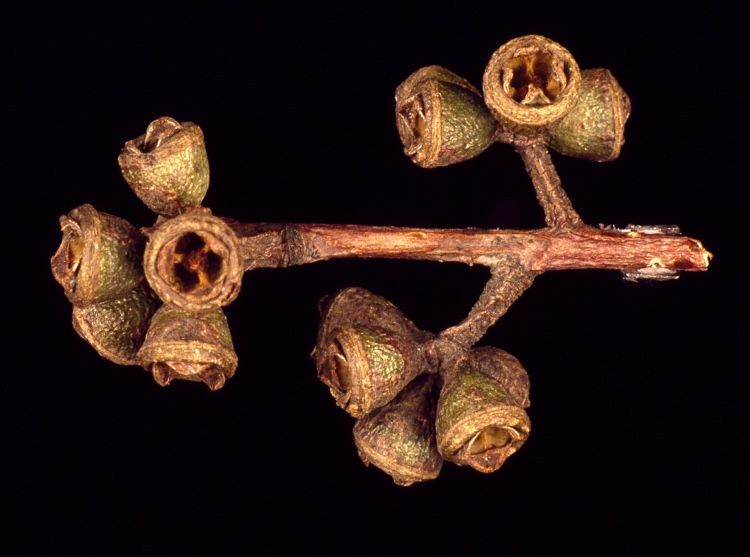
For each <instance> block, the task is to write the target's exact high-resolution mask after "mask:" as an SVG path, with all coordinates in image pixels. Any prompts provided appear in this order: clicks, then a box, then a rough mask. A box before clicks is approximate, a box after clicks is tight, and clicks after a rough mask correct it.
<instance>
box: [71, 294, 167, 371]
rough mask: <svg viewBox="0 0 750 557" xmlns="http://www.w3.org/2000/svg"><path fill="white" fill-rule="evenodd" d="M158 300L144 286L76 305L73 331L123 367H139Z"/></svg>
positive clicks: (102, 354)
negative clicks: (101, 299)
mask: <svg viewBox="0 0 750 557" xmlns="http://www.w3.org/2000/svg"><path fill="white" fill-rule="evenodd" d="M158 306H159V301H158V300H157V298H156V297H155V296H154V295H153V293H152V292H151V290H150V289H149V288H148V287H147V286H145V285H142V286H141V287H139V288H136V289H134V290H131V291H130V292H126V293H125V294H122V295H120V296H118V297H117V298H111V299H108V300H103V301H101V302H96V303H94V304H89V305H86V306H76V305H74V306H73V328H74V329H75V330H76V332H77V333H78V334H79V335H81V337H82V338H84V339H85V340H86V341H87V342H88V343H89V344H91V346H93V347H94V349H95V350H96V351H97V352H98V353H99V354H100V355H101V356H103V357H104V358H107V359H108V360H109V361H111V362H115V363H116V364H121V365H137V364H138V363H139V360H138V358H137V353H138V349H139V348H140V347H141V344H142V343H143V337H144V335H145V334H146V329H147V328H148V323H149V320H150V319H151V316H152V315H153V313H154V311H155V310H156V308H157V307H158Z"/></svg>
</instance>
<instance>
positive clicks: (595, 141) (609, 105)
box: [549, 68, 630, 162]
mask: <svg viewBox="0 0 750 557" xmlns="http://www.w3.org/2000/svg"><path fill="white" fill-rule="evenodd" d="M581 78H582V81H581V94H580V96H579V98H578V103H577V104H576V106H575V107H574V108H573V110H571V111H570V112H569V113H568V115H567V116H565V118H563V119H562V120H561V121H560V122H558V123H557V125H556V126H555V127H554V128H553V129H552V130H551V132H550V134H549V146H550V147H552V148H553V149H554V150H555V151H557V152H558V153H561V154H563V155H568V156H570V157H578V158H581V159H590V160H594V161H597V162H606V161H611V160H614V159H616V158H617V157H618V156H619V155H620V149H621V148H622V145H623V143H625V122H626V121H627V119H628V116H630V99H629V98H628V96H627V94H626V93H625V91H623V89H622V87H620V84H619V83H618V82H617V80H616V79H615V77H614V76H613V75H612V74H611V73H610V71H609V70H605V69H603V68H597V69H594V70H584V71H583V72H581Z"/></svg>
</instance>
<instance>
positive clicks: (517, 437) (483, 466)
mask: <svg viewBox="0 0 750 557" xmlns="http://www.w3.org/2000/svg"><path fill="white" fill-rule="evenodd" d="M444 377H445V383H444V384H443V388H442V391H441V392H440V398H439V400H438V407H437V417H436V424H435V429H436V434H437V445H438V450H439V451H440V454H441V455H442V456H443V458H444V459H446V460H450V461H452V462H455V463H456V464H460V465H464V464H468V465H469V466H471V467H472V468H474V469H476V470H479V471H480V472H485V473H488V472H494V471H495V470H497V469H498V468H500V466H502V464H503V463H504V462H505V460H506V459H507V458H508V457H509V456H510V455H512V454H513V453H515V452H516V451H517V450H518V448H519V447H520V446H521V445H523V443H524V441H526V439H527V437H528V436H529V432H530V430H531V422H530V421H529V417H528V416H527V415H526V412H525V411H524V410H523V408H521V407H520V406H519V405H518V403H517V402H516V400H515V399H514V398H513V396H511V394H510V393H509V392H508V390H507V389H505V388H504V387H503V385H501V384H500V383H499V382H498V381H495V380H494V379H492V378H490V377H489V376H487V375H485V374H484V373H481V372H480V371H479V369H478V365H477V363H476V362H475V361H473V359H472V358H471V357H466V358H463V359H462V360H460V361H458V362H456V363H455V364H454V367H453V369H449V370H445V375H444Z"/></svg>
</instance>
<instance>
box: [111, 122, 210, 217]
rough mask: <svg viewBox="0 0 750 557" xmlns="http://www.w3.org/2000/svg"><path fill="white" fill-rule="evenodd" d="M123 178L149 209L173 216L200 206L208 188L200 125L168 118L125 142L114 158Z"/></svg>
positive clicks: (166, 215)
mask: <svg viewBox="0 0 750 557" xmlns="http://www.w3.org/2000/svg"><path fill="white" fill-rule="evenodd" d="M117 162H118V163H119V165H120V170H121V171H122V175H123V177H124V178H125V181H126V182H127V183H128V185H130V187H131V188H132V190H133V191H134V192H135V194H136V195H137V196H138V197H139V198H140V199H141V201H143V202H144V203H145V204H146V205H147V206H148V208H149V209H151V210H152V211H154V212H155V213H158V214H160V215H163V216H165V217H173V216H175V215H177V214H179V213H181V212H182V211H183V210H184V209H186V208H187V207H191V206H197V205H200V204H201V202H202V201H203V198H204V197H205V196H206V192H207V191H208V179H209V170H208V156H207V155H206V144H205V141H204V139H203V132H202V131H201V129H200V127H198V126H197V125H195V124H193V123H192V122H182V123H180V122H178V121H177V120H175V119H173V118H169V117H166V116H165V117H162V118H158V119H156V120H154V121H153V122H151V123H150V124H149V125H148V128H147V129H146V133H145V134H144V135H141V136H140V137H137V138H136V139H133V140H130V141H128V142H127V143H125V146H124V147H123V148H122V152H121V153H120V156H119V157H118V159H117Z"/></svg>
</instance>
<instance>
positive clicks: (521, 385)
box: [51, 35, 711, 485]
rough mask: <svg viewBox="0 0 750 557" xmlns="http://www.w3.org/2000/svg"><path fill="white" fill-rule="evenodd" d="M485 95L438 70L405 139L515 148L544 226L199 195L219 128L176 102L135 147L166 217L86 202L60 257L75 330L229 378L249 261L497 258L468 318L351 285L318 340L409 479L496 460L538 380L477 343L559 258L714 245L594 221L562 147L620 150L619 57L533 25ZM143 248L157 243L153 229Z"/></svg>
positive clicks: (125, 162)
mask: <svg viewBox="0 0 750 557" xmlns="http://www.w3.org/2000/svg"><path fill="white" fill-rule="evenodd" d="M483 93H484V95H483V96H482V94H480V92H479V90H478V89H477V88H476V87H474V86H473V85H471V83H469V82H468V81H467V80H465V79H463V78H461V77H459V76H457V75H456V74H454V73H452V72H450V71H449V70H446V69H445V68H441V67H439V66H428V67H425V68H422V69H420V70H417V71H416V72H414V73H413V74H412V75H411V76H409V77H408V78H407V79H406V80H405V81H404V82H403V83H402V84H401V85H400V86H399V87H398V89H397V90H396V124H397V128H398V132H399V135H400V137H401V140H402V142H403V144H404V152H405V154H406V155H407V156H409V157H410V158H411V160H412V161H413V162H414V163H415V164H417V165H419V166H423V167H439V166H446V165H449V164H454V163H457V162H461V161H464V160H467V159H470V158H472V157H475V156H477V155H479V154H480V153H482V152H483V151H484V150H485V149H487V148H488V147H489V146H491V145H493V144H495V143H498V142H502V143H508V144H510V145H512V146H513V147H514V148H515V149H516V151H517V152H518V153H519V155H520V156H521V158H522V160H523V162H524V165H525V167H526V171H527V173H528V175H529V177H530V179H531V182H532V184H533V186H534V189H535V191H536V196H537V199H538V201H539V203H540V205H541V206H542V208H543V209H544V214H545V221H546V224H547V226H546V227H545V228H541V229H536V230H480V229H475V228H468V229H425V228H399V227H378V226H361V225H329V224H293V223H292V224H265V223H240V222H237V221H235V220H232V219H229V218H220V217H218V216H215V215H213V214H212V213H211V211H210V210H209V209H207V208H204V207H201V206H200V205H201V202H202V200H203V197H204V196H205V194H206V191H207V189H208V180H209V170H208V158H207V155H206V150H205V144H204V140H203V132H202V131H201V129H200V128H199V127H198V126H196V125H195V124H192V123H190V122H183V123H180V122H178V121H176V120H174V119H172V118H168V117H165V118H159V119H158V120H156V121H154V122H152V123H151V124H150V125H149V126H148V129H147V130H146V133H145V134H143V135H142V136H140V137H138V138H136V139H134V140H131V141H128V142H127V143H126V144H125V147H124V148H123V150H122V153H121V154H120V157H119V159H118V162H119V164H120V167H121V170H122V173H123V176H124V178H125V180H126V181H127V182H128V184H129V185H130V186H131V188H132V189H133V191H134V192H135V193H136V195H138V197H139V198H140V199H141V200H142V201H143V202H144V203H145V204H146V205H147V206H148V207H149V208H151V209H152V210H153V211H154V212H155V213H157V214H158V215H159V218H158V220H157V222H156V224H155V225H154V226H152V227H149V228H145V229H142V230H141V231H140V232H139V231H138V230H137V229H136V228H135V227H133V226H132V225H130V224H129V223H127V222H126V221H124V220H122V219H120V218H118V217H115V216H113V215H108V214H106V213H101V212H99V211H97V210H96V209H94V208H93V207H92V206H90V205H83V206H81V207H78V208H76V209H74V210H73V211H71V212H70V213H69V214H68V215H65V216H63V217H61V219H60V226H61V229H62V233H63V240H62V243H61V245H60V248H59V249H58V251H57V253H55V255H54V256H53V257H52V262H51V263H52V273H53V275H54V277H55V279H56V280H57V281H58V282H59V283H60V284H61V285H62V286H63V288H64V290H65V294H66V295H67V297H68V298H69V300H70V301H71V303H72V304H73V326H74V327H75V329H76V331H77V332H78V333H79V334H80V335H81V336H82V337H84V338H85V339H86V340H87V341H88V342H89V343H91V344H92V346H93V347H94V348H95V349H96V350H97V351H98V352H99V353H100V354H101V355H102V356H104V357H105V358H107V359H109V360H111V361H113V362H115V363H119V364H125V365H131V364H134V365H141V366H143V367H144V368H146V369H148V370H149V371H150V372H151V373H152V375H153V377H154V379H155V380H156V381H157V383H159V384H160V385H168V384H169V383H170V382H171V381H172V380H174V379H184V380H191V381H201V382H204V383H205V384H207V385H208V386H209V387H210V388H211V389H212V390H216V389H219V388H221V387H222V386H223V385H224V384H225V382H226V380H227V379H229V378H231V377H232V376H233V375H234V373H235V370H236V368H237V355H236V353H235V351H234V348H233V343H232V336H231V334H230V331H229V324H228V323H227V320H226V317H225V316H224V313H223V310H222V309H221V308H222V307H223V306H226V305H227V304H229V303H231V302H232V301H233V300H234V299H235V298H236V297H237V296H238V294H239V292H240V287H241V283H242V277H243V274H244V273H245V272H249V271H253V270H255V269H261V268H284V267H289V266H292V265H303V264H308V263H315V262H320V261H326V260H329V259H338V258H381V259H413V260H426V261H436V262H445V261H450V262H458V263H464V264H467V265H484V266H487V267H489V269H490V271H491V276H490V278H489V280H488V281H487V283H486V285H485V287H484V290H483V291H482V293H481V295H480V296H479V299H478V300H477V302H476V303H475V304H474V306H473V307H472V308H471V310H470V311H469V312H468V315H467V317H466V318H465V319H464V320H463V321H461V322H460V323H458V324H457V325H455V326H452V327H449V328H447V329H445V330H444V331H442V332H441V333H439V334H435V333H432V332H429V331H422V330H420V329H419V328H417V326H416V325H415V324H414V323H412V322H411V321H410V320H409V319H408V318H407V317H406V316H405V315H403V313H401V311H400V310H399V309H398V308H396V306H394V305H393V304H391V303H390V302H388V301H387V300H385V299H383V298H381V297H379V296H377V295H375V294H373V293H371V292H368V291H366V290H363V289H361V288H347V289H344V290H342V291H340V292H338V293H336V294H335V295H333V296H332V297H331V298H330V299H328V300H327V302H325V303H324V304H321V306H320V307H321V325H320V329H319V332H318V339H317V343H316V346H315V350H314V351H313V359H314V360H315V365H316V368H317V372H318V377H319V379H320V380H321V381H322V382H323V383H324V384H325V385H326V386H328V388H329V389H330V391H331V394H332V395H333V397H334V399H335V400H336V403H337V404H338V405H339V406H340V407H342V408H344V409H345V410H346V411H347V412H349V413H350V414H351V415H352V416H354V417H355V418H357V420H358V421H357V423H356V425H355V427H354V438H355V443H356V446H357V449H358V451H359V453H360V456H361V458H362V460H363V461H364V462H365V463H372V464H374V465H375V466H377V467H379V468H381V469H383V470H384V471H386V472H387V473H388V474H390V475H391V476H392V477H393V479H394V481H395V482H396V483H399V484H402V485H408V484H410V483H413V482H415V481H423V480H427V479H432V478H435V477H437V475H438V474H439V472H440V468H441V466H442V463H443V461H444V460H448V461H451V462H454V463H457V464H461V465H464V464H465V465H469V466H472V467H473V468H475V469H477V470H479V471H482V472H492V471H494V470H497V469H498V468H499V467H500V466H501V465H502V464H503V462H505V460H506V459H507V458H508V457H509V456H510V455H512V454H513V453H514V452H515V451H516V450H518V448H519V447H520V446H521V445H522V444H523V443H524V441H525V440H526V438H527V437H528V435H529V432H530V428H531V423H530V420H529V417H528V415H527V414H526V412H525V408H526V407H528V405H529V379H528V375H527V374H526V371H525V370H524V368H523V366H522V365H521V363H520V362H519V361H518V360H517V359H516V358H514V357H513V356H512V355H510V354H508V353H507V352H504V351H503V350H500V349H498V348H493V347H479V348H477V347H475V346H474V345H475V344H476V343H477V342H479V341H480V340H481V338H482V337H483V336H484V334H485V333H486V331H487V329H488V328H489V327H491V326H492V325H493V324H494V323H495V322H496V321H497V320H498V319H499V318H500V317H502V316H503V315H504V314H505V313H506V312H507V311H508V308H509V307H510V306H511V305H512V304H513V302H515V300H517V299H518V298H519V297H520V296H521V295H522V294H523V293H524V292H525V291H526V290H527V289H528V288H529V287H530V286H531V284H532V282H533V281H534V279H535V277H536V276H538V275H539V274H540V273H543V272H546V271H561V270H569V269H610V270H618V271H621V272H622V273H623V274H624V276H625V277H626V278H627V279H630V280H640V279H655V280H664V279H672V278H676V277H677V276H678V273H679V272H680V271H705V270H707V269H708V265H709V261H710V259H711V254H710V253H709V252H708V251H706V250H705V249H704V248H703V246H702V245H701V243H700V242H699V241H698V240H695V239H692V238H688V237H686V236H682V235H681V234H680V233H679V229H678V228H677V227H674V226H636V225H630V226H628V227H627V228H625V229H616V228H614V227H602V226H600V227H599V228H594V227H592V226H588V225H586V224H584V223H583V222H582V220H581V218H580V216H579V215H578V214H577V213H576V211H575V209H574V208H573V205H572V203H571V201H570V199H569V198H568V196H567V194H566V193H565V191H564V189H563V187H562V184H561V181H560V178H559V176H558V175H557V172H556V170H555V167H554V164H553V162H552V159H551V157H550V153H549V151H548V149H547V147H548V146H549V147H551V148H552V149H554V150H555V151H557V152H558V153H561V154H563V155H567V156H574V157H580V158H585V159H590V160H595V161H600V162H603V161H608V160H612V159H614V158H616V157H617V156H618V155H619V152H620V149H621V148H622V145H623V142H624V126H625V122H626V120H627V118H628V115H629V114H630V100H629V99H628V97H627V95H626V94H625V93H624V91H623V90H622V88H621V87H620V86H619V84H618V83H617V81H616V80H615V78H614V77H613V76H612V74H611V73H610V72H609V71H608V70H604V69H593V70H584V71H581V70H580V69H579V68H578V65H577V63H576V61H575V59H574V58H573V57H572V55H571V54H570V53H569V52H568V51H567V50H566V49H564V48H563V47H562V46H560V45H558V44H557V43H555V42H553V41H550V40H549V39H546V38H544V37H540V36H537V35H530V36H526V37H520V38H518V39H513V40H511V41H509V42H507V43H505V44H504V45H502V46H501V47H500V48H498V49H497V50H496V51H495V53H494V54H493V55H492V58H491V59H490V62H489V63H488V65H487V67H486V70H485V73H484V79H483ZM144 244H145V245H144Z"/></svg>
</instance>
